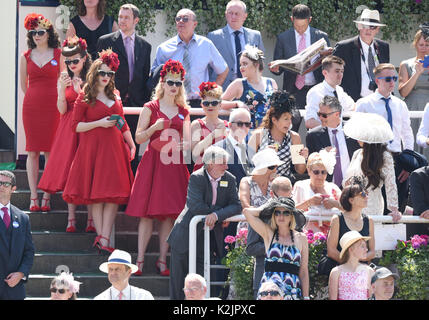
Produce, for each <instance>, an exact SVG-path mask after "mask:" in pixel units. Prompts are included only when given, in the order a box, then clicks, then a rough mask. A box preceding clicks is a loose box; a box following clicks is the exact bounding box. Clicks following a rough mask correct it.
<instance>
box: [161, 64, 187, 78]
mask: <svg viewBox="0 0 429 320" xmlns="http://www.w3.org/2000/svg"><path fill="white" fill-rule="evenodd" d="M168 73H171V74H180V75H181V80H182V81H183V80H184V79H185V74H186V71H185V69H184V68H183V65H182V64H181V63H180V61H176V60H171V59H169V60H168V61H167V62H166V63H165V64H164V66H163V67H162V70H161V73H160V76H161V81H164V78H165V76H166V75H167V74H168Z"/></svg>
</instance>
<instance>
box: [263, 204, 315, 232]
mask: <svg viewBox="0 0 429 320" xmlns="http://www.w3.org/2000/svg"><path fill="white" fill-rule="evenodd" d="M275 208H284V209H287V210H290V211H292V214H293V216H294V218H295V224H296V225H295V230H296V231H299V232H301V231H302V228H303V227H304V226H305V225H306V224H307V218H306V217H305V216H304V214H303V212H302V211H301V210H298V209H296V208H295V202H294V201H293V200H292V198H288V197H278V198H272V199H270V200H268V202H266V203H265V205H263V207H262V211H261V212H260V213H259V218H260V219H261V220H262V221H264V222H265V223H269V221H270V220H271V218H272V215H273V211H274V209H275Z"/></svg>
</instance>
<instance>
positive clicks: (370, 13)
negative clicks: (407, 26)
mask: <svg viewBox="0 0 429 320" xmlns="http://www.w3.org/2000/svg"><path fill="white" fill-rule="evenodd" d="M353 22H355V23H359V24H363V25H366V26H377V27H385V26H386V25H385V24H383V23H380V13H379V12H378V10H369V9H364V10H363V11H362V13H361V15H360V17H359V19H358V20H353Z"/></svg>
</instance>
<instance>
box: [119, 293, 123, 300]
mask: <svg viewBox="0 0 429 320" xmlns="http://www.w3.org/2000/svg"><path fill="white" fill-rule="evenodd" d="M123 296H124V294H123V293H122V291H121V292H119V298H118V300H122V297H123Z"/></svg>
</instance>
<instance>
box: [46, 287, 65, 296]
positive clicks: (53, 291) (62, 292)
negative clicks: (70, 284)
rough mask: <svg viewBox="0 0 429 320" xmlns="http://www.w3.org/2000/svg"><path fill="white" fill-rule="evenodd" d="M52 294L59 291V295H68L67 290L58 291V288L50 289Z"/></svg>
mask: <svg viewBox="0 0 429 320" xmlns="http://www.w3.org/2000/svg"><path fill="white" fill-rule="evenodd" d="M49 290H50V291H51V292H52V293H57V291H58V293H59V294H64V293H66V289H57V288H53V287H52V288H51V289H49Z"/></svg>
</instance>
